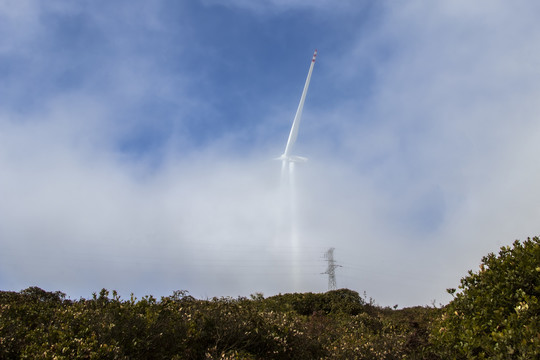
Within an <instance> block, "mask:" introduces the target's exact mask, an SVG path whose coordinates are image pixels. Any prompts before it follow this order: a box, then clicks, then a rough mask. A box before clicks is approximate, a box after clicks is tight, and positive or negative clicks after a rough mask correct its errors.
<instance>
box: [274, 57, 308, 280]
mask: <svg viewBox="0 0 540 360" xmlns="http://www.w3.org/2000/svg"><path fill="white" fill-rule="evenodd" d="M316 57H317V50H315V52H314V53H313V58H312V59H311V65H310V66H309V72H308V75H307V78H306V83H305V84H304V90H303V91H302V97H301V98H300V103H299V104H298V109H296V115H295V116H294V120H293V124H292V127H291V132H290V133H289V138H288V139H287V145H286V146H285V151H284V152H283V154H282V155H281V156H280V157H279V158H277V159H278V160H281V186H282V196H283V197H282V201H283V203H282V205H284V206H285V208H284V210H285V211H284V212H283V213H282V214H281V216H283V215H285V216H284V219H283V218H282V219H281V221H280V223H281V226H283V225H286V226H285V228H282V227H281V226H280V228H281V230H285V233H288V236H290V246H291V250H292V254H291V255H292V266H293V274H292V275H293V279H292V280H293V285H294V287H295V288H296V289H298V286H299V285H300V273H299V270H300V269H299V265H298V264H299V253H300V246H299V245H300V244H299V236H298V229H297V220H296V189H295V184H294V164H295V163H297V162H305V161H307V159H306V158H305V157H301V156H295V155H292V154H291V152H292V149H293V146H294V143H295V142H296V138H297V137H298V128H299V127H300V120H301V119H302V110H303V109H304V102H305V100H306V94H307V91H308V87H309V81H310V80H311V73H312V72H313V65H315V58H316ZM285 196H286V198H287V199H285V198H284V197H285ZM282 220H286V221H285V223H283V222H282ZM282 234H283V233H282Z"/></svg>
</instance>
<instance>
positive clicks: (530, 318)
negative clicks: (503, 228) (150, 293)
mask: <svg viewBox="0 0 540 360" xmlns="http://www.w3.org/2000/svg"><path fill="white" fill-rule="evenodd" d="M459 289H460V292H458V293H457V294H455V295H454V299H453V300H452V302H450V304H448V305H447V306H446V307H445V309H444V312H443V314H442V317H441V319H440V321H439V323H438V324H437V326H436V328H435V329H434V333H433V338H434V342H435V344H437V345H438V346H439V348H440V351H441V353H442V354H443V355H445V356H446V357H449V358H463V359H464V358H476V359H487V358H489V359H537V358H540V335H539V334H540V304H539V296H540V241H539V239H538V237H535V238H533V239H527V240H526V241H524V242H523V243H521V242H519V241H517V240H516V241H515V242H514V244H513V247H502V248H501V250H500V252H499V255H498V256H496V255H494V254H489V255H487V256H485V257H484V258H483V259H482V264H481V265H480V271H479V272H477V273H473V272H472V271H469V273H468V276H467V277H465V278H463V279H461V285H460V286H459ZM455 291H456V290H455V289H448V292H450V293H451V294H454V293H455Z"/></svg>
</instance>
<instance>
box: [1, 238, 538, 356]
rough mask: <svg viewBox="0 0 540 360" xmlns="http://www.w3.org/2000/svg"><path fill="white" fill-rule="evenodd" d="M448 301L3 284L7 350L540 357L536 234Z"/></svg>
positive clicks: (342, 293)
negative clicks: (86, 290) (133, 293)
mask: <svg viewBox="0 0 540 360" xmlns="http://www.w3.org/2000/svg"><path fill="white" fill-rule="evenodd" d="M449 291H450V292H451V293H453V294H455V297H454V299H453V301H452V302H451V303H450V304H448V305H447V306H445V307H444V308H442V309H437V308H431V307H413V308H406V309H400V310H393V309H390V308H381V307H379V306H376V305H375V304H374V303H373V302H372V301H366V299H365V298H362V297H361V296H360V295H359V294H358V293H357V292H355V291H351V290H347V289H341V290H335V291H329V292H327V293H323V294H314V293H304V294H284V295H276V296H271V297H268V298H264V296H262V294H254V295H252V296H251V298H249V299H248V298H237V299H233V298H214V299H211V300H197V299H195V298H193V297H191V296H189V295H188V294H187V292H185V291H177V292H175V293H173V294H172V295H171V296H167V297H162V298H161V299H159V300H158V299H155V298H153V297H152V296H146V297H143V298H142V299H139V300H137V299H135V298H133V297H132V298H131V299H129V300H123V299H121V298H120V297H119V296H118V294H116V292H114V291H113V292H112V294H110V293H109V292H108V291H107V290H105V289H104V290H102V291H101V292H100V293H99V294H94V296H93V298H92V299H80V300H69V299H66V298H65V295H64V294H63V293H61V292H58V291H57V292H47V291H44V290H42V289H40V288H37V287H31V288H28V289H25V290H22V291H20V292H8V291H5V292H0V359H21V358H22V359H30V358H31V359H53V358H54V359H77V358H80V359H404V358H405V359H466V358H473V359H475V358H476V359H487V358H490V359H491V358H500V359H506V358H512V359H514V358H515V359H520V358H521V359H530V358H538V356H539V355H540V352H539V350H538V349H540V335H539V333H540V324H539V313H540V312H539V303H538V296H539V292H540V244H539V239H538V238H533V239H528V240H527V241H525V242H523V243H520V242H519V241H516V242H515V243H514V245H513V248H510V247H503V248H502V249H501V251H500V253H499V256H496V255H494V254H489V255H488V256H486V257H484V258H483V259H482V265H481V269H480V271H479V272H478V273H473V272H472V271H471V272H469V275H468V276H467V277H465V278H464V279H462V280H461V286H460V291H459V292H458V293H457V294H456V291H455V290H454V289H449Z"/></svg>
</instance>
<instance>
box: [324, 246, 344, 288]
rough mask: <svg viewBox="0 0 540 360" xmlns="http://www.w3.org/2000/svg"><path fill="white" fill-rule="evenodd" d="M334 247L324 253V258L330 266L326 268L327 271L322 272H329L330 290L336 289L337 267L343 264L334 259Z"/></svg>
mask: <svg viewBox="0 0 540 360" xmlns="http://www.w3.org/2000/svg"><path fill="white" fill-rule="evenodd" d="M334 250H335V249H334V248H330V249H328V251H326V252H325V253H324V258H325V259H326V262H327V263H328V267H327V268H326V271H325V272H323V273H322V274H328V290H336V289H337V285H336V268H338V267H341V265H337V264H336V261H335V260H334Z"/></svg>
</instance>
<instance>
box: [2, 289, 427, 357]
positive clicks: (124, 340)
mask: <svg viewBox="0 0 540 360" xmlns="http://www.w3.org/2000/svg"><path fill="white" fill-rule="evenodd" d="M0 304H1V305H0V306H1V312H0V359H19V358H22V359H25V358H26V359H37V358H43V359H49V358H57V359H73V358H84V359H174V358H177V359H205V358H209V359H210V358H230V359H319V358H327V359H344V358H347V359H355V358H357V359H394V358H402V357H403V356H407V355H411V354H421V353H422V351H423V350H422V349H423V345H424V344H426V343H427V328H424V329H423V331H421V332H418V331H417V329H416V328H415V327H414V326H412V323H411V322H410V321H408V320H406V321H403V319H399V320H398V318H400V317H399V316H398V317H396V319H395V320H393V319H392V318H391V316H388V314H386V312H387V311H388V309H387V310H384V309H379V308H377V307H374V306H373V305H370V306H371V310H372V313H370V314H368V313H367V312H365V311H364V309H365V308H366V306H367V305H366V304H364V302H363V301H362V299H361V298H360V296H359V295H358V293H356V292H354V291H351V290H346V289H343V290H337V291H331V292H328V293H324V294H313V293H309V294H284V295H278V296H272V297H270V298H268V299H265V298H264V297H263V296H262V295H260V294H258V295H256V296H253V297H252V299H246V298H238V299H232V298H214V299H212V300H196V299H194V298H192V297H191V296H188V295H187V294H186V293H185V292H181V291H179V292H175V293H174V294H173V295H172V296H169V297H163V298H161V299H160V300H159V301H158V300H156V299H154V298H153V297H151V296H147V297H144V298H142V299H140V300H136V299H134V298H131V299H129V300H122V299H120V298H119V297H118V295H117V294H116V293H115V292H113V294H112V297H109V292H108V291H106V290H102V291H101V292H100V293H99V295H96V294H95V295H94V297H93V298H92V299H89V300H85V299H80V300H78V301H71V300H66V299H65V297H64V295H63V294H62V293H59V292H56V293H50V292H46V291H44V290H41V289H38V288H30V289H27V290H23V291H21V292H19V293H15V292H0ZM419 309H423V310H422V311H421V312H423V313H425V314H427V313H430V312H432V309H427V308H419ZM373 311H375V313H373ZM400 311H406V310H398V311H391V312H392V314H396V313H399V312H400ZM385 314H386V315H385ZM419 334H425V335H422V336H423V338H422V341H420V342H415V343H414V346H411V344H412V343H411V339H413V338H418V336H419ZM419 345H422V346H419Z"/></svg>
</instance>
